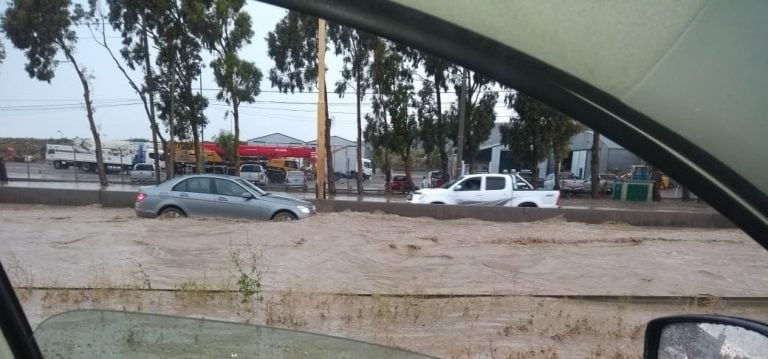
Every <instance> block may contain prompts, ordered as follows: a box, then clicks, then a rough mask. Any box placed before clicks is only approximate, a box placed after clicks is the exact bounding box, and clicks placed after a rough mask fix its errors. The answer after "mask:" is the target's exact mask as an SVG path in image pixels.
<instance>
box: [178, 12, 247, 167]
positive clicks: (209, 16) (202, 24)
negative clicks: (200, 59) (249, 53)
mask: <svg viewBox="0 0 768 359" xmlns="http://www.w3.org/2000/svg"><path fill="white" fill-rule="evenodd" d="M181 4H182V5H181V8H182V15H183V19H184V23H185V24H186V29H187V30H188V31H189V33H190V34H192V35H194V36H196V37H197V38H199V39H200V41H201V43H202V45H203V46H204V47H205V48H206V49H208V50H209V51H210V52H211V54H213V55H214V56H215V59H214V60H213V61H212V62H211V67H212V68H213V73H214V77H215V79H216V84H217V85H219V87H220V88H221V91H220V92H219V93H218V95H217V96H216V97H217V98H218V99H219V100H224V101H226V102H227V103H228V104H230V105H232V115H233V120H234V125H235V140H234V143H235V144H237V143H239V142H240V114H239V110H238V108H239V106H240V103H242V102H247V103H252V102H254V101H255V100H256V99H255V97H256V96H258V95H259V87H260V84H261V78H262V74H261V70H259V68H258V67H256V64H254V63H252V62H249V61H245V60H242V59H240V58H239V57H238V56H237V52H238V51H239V50H240V49H241V48H242V47H243V46H245V45H246V44H249V43H250V42H251V37H253V30H252V29H251V16H250V15H248V13H247V12H245V11H243V6H244V5H245V0H183V1H182V3H181ZM232 157H233V158H234V161H235V173H236V174H237V173H239V168H238V167H239V162H240V156H239V155H238V153H237V150H236V149H233V150H232Z"/></svg>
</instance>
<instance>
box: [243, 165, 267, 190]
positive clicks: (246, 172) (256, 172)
mask: <svg viewBox="0 0 768 359" xmlns="http://www.w3.org/2000/svg"><path fill="white" fill-rule="evenodd" d="M240 178H242V179H244V180H246V181H248V182H251V183H253V184H255V185H258V186H266V185H267V184H269V178H268V177H267V170H266V169H264V167H262V166H261V165H260V164H258V163H246V164H243V165H242V166H240Z"/></svg>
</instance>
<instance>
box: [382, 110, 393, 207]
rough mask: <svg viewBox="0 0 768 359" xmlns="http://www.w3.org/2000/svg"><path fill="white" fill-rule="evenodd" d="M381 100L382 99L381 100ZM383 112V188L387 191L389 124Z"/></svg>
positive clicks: (388, 182) (390, 174)
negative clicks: (384, 168)
mask: <svg viewBox="0 0 768 359" xmlns="http://www.w3.org/2000/svg"><path fill="white" fill-rule="evenodd" d="M382 102H383V101H382ZM383 112H384V141H385V142H384V166H385V167H386V168H387V170H386V171H385V172H386V173H384V186H385V187H384V188H385V189H387V192H389V186H390V182H391V180H392V163H390V162H389V125H388V124H387V112H386V111H383Z"/></svg>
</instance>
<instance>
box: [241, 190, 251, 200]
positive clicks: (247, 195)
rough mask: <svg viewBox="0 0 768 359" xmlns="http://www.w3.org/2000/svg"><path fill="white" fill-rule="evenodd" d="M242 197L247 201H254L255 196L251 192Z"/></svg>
mask: <svg viewBox="0 0 768 359" xmlns="http://www.w3.org/2000/svg"><path fill="white" fill-rule="evenodd" d="M240 197H243V199H245V200H249V199H253V194H252V193H251V192H243V194H241V195H240Z"/></svg>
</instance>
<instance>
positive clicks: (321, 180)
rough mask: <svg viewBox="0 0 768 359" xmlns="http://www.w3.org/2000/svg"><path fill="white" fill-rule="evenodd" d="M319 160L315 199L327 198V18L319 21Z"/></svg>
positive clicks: (317, 163)
mask: <svg viewBox="0 0 768 359" xmlns="http://www.w3.org/2000/svg"><path fill="white" fill-rule="evenodd" d="M317 24H318V29H317V84H318V87H319V91H318V92H317V148H316V149H315V151H316V152H317V162H315V170H316V172H315V173H316V176H315V177H316V182H315V183H316V184H315V199H318V200H321V199H325V156H326V153H325V121H326V118H325V116H326V113H325V20H324V19H318V21H317Z"/></svg>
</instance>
